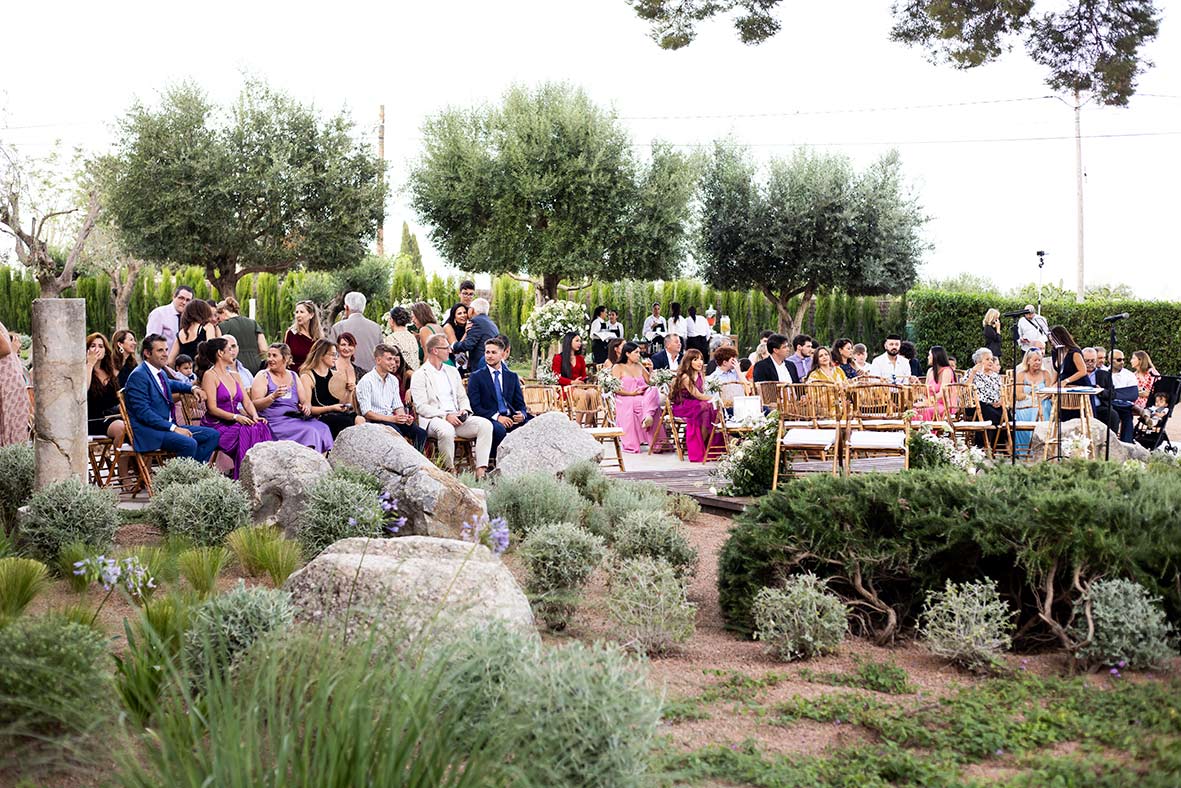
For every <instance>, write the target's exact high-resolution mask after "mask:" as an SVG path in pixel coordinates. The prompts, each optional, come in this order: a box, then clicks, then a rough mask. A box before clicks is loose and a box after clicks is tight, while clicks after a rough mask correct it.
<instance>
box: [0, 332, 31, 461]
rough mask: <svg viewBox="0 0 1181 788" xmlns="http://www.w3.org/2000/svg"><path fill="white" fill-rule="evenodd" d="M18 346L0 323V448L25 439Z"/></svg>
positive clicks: (25, 401) (22, 370)
mask: <svg viewBox="0 0 1181 788" xmlns="http://www.w3.org/2000/svg"><path fill="white" fill-rule="evenodd" d="M18 348H19V345H15V344H14V343H13V342H11V341H10V339H9V333H8V329H7V328H5V327H4V324H3V323H0V446H9V445H11V444H13V443H24V442H25V441H27V440H28V439H29V395H28V393H27V385H28V384H27V383H26V382H25V368H24V365H23V364H21V359H20V354H19V353H18V352H17V351H18Z"/></svg>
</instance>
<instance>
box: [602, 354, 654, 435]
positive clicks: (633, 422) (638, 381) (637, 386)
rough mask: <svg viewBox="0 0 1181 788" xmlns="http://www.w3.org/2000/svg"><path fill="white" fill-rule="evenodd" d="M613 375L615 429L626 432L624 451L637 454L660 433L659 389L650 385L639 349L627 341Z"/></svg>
mask: <svg viewBox="0 0 1181 788" xmlns="http://www.w3.org/2000/svg"><path fill="white" fill-rule="evenodd" d="M619 359H620V360H619V361H617V362H616V363H615V364H614V365H613V366H612V367H611V374H612V375H613V376H614V377H616V378H619V383H620V389H619V391H617V392H615V426H617V427H619V429H621V430H623V450H624V451H626V452H630V453H632V454H638V453H639V451H640V444H641V443H647V444H649V445H651V444H652V442H653V441H654V440H655V439H656V434H657V433H658V432H660V431H661V424H660V417H659V416H660V390H659V389H658V388H657V387H656V386H653V385H651V381H650V380H649V378H648V370H647V369H646V368H645V367H644V365H643V364H641V363H640V346H639V345H637V344H636V343H635V342H625V343H624V344H623V349H622V351H621V352H620V354H619Z"/></svg>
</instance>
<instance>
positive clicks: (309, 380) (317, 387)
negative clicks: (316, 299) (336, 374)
mask: <svg viewBox="0 0 1181 788" xmlns="http://www.w3.org/2000/svg"><path fill="white" fill-rule="evenodd" d="M337 361H338V353H337V350H336V345H335V344H333V343H332V342H330V341H328V340H326V339H317V340H316V341H315V342H314V343H312V349H311V350H309V351H308V355H307V358H306V359H304V362H303V366H302V367H300V375H299V376H300V378H301V379H302V380H303V383H304V385H305V386H307V387H308V390H309V391H311V392H312V415H313V416H315V417H316V418H318V419H319V420H320V421H322V422H324V423H325V424H327V425H328V429H329V431H330V432H331V433H332V438H333V440H335V439H336V436H337V435H339V434H340V433H341V431H343V430H344V429H345V428H347V427H351V426H353V425H354V424H355V423H356V420H357V413H356V411H355V410H353V405H352V403H351V402H341V401H340V400H339V399H338V398H337V397H336V395H335V394H333V393H332V387H331V386H330V383H331V381H332V372H333V370H334V369H335V368H336V364H337Z"/></svg>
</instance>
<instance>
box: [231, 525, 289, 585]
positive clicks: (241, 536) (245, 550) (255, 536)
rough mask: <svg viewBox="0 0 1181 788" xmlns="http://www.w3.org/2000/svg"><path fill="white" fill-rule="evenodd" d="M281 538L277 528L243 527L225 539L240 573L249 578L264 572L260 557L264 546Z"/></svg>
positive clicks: (271, 526)
mask: <svg viewBox="0 0 1181 788" xmlns="http://www.w3.org/2000/svg"><path fill="white" fill-rule="evenodd" d="M282 538H283V534H282V532H281V531H280V530H279V529H278V527H277V526H274V525H244V526H242V527H241V528H236V529H234V531H233V533H231V534H230V535H229V536H227V537H226V544H227V545H229V548H230V550H232V551H233V553H234V558H236V559H237V560H238V566H240V567H242V571H243V572H245V573H246V574H247V575H249V576H250V577H258V576H259V575H261V574H263V573H264V572H265V571H266V568H265V567H264V566H263V563H264V561H263V556H262V553H263V551H264V550H265V549H266V548H265V546H266V545H268V544H270V543H271V542H274V541H275V540H277V539H282Z"/></svg>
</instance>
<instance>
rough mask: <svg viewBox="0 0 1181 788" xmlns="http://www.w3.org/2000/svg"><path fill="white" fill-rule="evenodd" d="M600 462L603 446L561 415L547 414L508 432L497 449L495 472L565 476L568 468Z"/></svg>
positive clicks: (501, 473) (519, 474) (509, 475)
mask: <svg viewBox="0 0 1181 788" xmlns="http://www.w3.org/2000/svg"><path fill="white" fill-rule="evenodd" d="M601 459H603V444H601V443H599V441H598V440H596V439H595V438H593V437H591V435H590V434H589V433H587V431H586V430H584V429H582V427H579V426H578V425H577V424H575V423H574V422H573V421H571V420H570V419H569V417H567V416H566V414H564V413H559V412H557V411H550V412H549V413H542V414H541V415H540V416H537V417H536V418H533V419H530V420H529V423H528V424H525V425H524V426H522V427H519V428H517V429H515V430H513V431H512V432H510V433H509V434H508V435H507V436H505V439H504V440H503V441H502V442H501V444H500V447H499V448H498V449H497V450H496V472H497V473H499V474H500V475H501V476H505V477H510V478H511V477H513V476H523V475H525V474H529V473H552V474H554V475H555V476H557V475H558V474H561V473H564V472H565V471H566V469H567V468H569V467H570V466H571V465H573V464H575V463H577V462H582V461H583V460H591V461H592V462H598V461H599V460H601Z"/></svg>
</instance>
